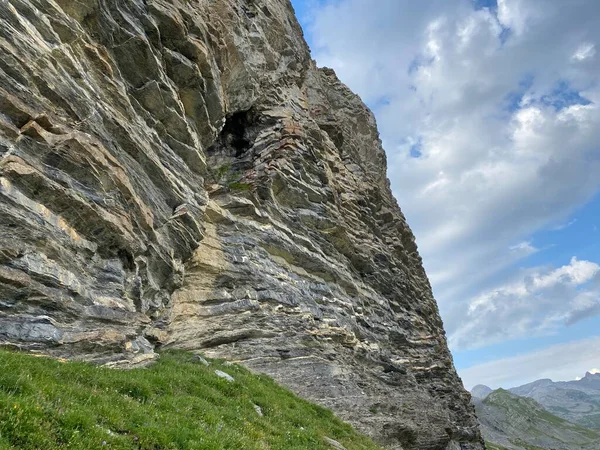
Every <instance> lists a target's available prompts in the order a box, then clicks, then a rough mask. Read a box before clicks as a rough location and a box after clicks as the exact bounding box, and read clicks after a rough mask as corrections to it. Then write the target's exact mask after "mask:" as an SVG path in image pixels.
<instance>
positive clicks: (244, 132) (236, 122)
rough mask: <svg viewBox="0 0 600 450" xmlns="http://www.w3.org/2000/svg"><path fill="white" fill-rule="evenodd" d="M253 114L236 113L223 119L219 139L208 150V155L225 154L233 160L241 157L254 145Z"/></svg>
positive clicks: (248, 111)
mask: <svg viewBox="0 0 600 450" xmlns="http://www.w3.org/2000/svg"><path fill="white" fill-rule="evenodd" d="M254 116H255V114H254V112H253V111H252V110H247V111H238V112H235V113H233V114H230V115H228V116H227V118H226V119H225V125H224V126H223V129H222V130H221V134H220V136H219V139H218V140H217V142H215V144H214V145H213V146H212V147H211V148H209V149H208V153H209V154H218V153H221V154H226V155H227V156H233V157H235V158H240V157H242V156H243V155H244V154H245V153H246V152H247V151H248V150H249V149H250V148H252V145H253V144H254V137H255V136H254V135H255V134H256V133H255V132H254V130H253V125H254V122H255V120H254Z"/></svg>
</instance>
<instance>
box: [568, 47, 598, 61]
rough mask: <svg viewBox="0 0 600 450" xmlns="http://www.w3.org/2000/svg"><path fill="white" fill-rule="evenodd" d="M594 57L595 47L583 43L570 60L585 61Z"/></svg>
mask: <svg viewBox="0 0 600 450" xmlns="http://www.w3.org/2000/svg"><path fill="white" fill-rule="evenodd" d="M595 55H596V46H595V45H594V44H592V43H591V42H584V43H583V44H581V45H580V46H579V48H578V49H577V51H576V52H575V53H574V54H573V56H572V59H574V60H576V61H585V60H586V59H590V58H593V57H594V56H595Z"/></svg>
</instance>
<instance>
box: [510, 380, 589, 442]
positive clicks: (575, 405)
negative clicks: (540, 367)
mask: <svg viewBox="0 0 600 450" xmlns="http://www.w3.org/2000/svg"><path fill="white" fill-rule="evenodd" d="M510 391H511V392H512V393H514V394H516V395H520V396H523V397H530V398H533V399H534V400H536V401H537V402H539V403H540V404H541V405H543V406H544V407H545V408H546V409H547V410H548V411H550V412H552V413H553V414H556V415H557V416H559V417H562V418H563V419H567V420H569V421H571V422H574V423H578V424H580V425H582V426H585V427H589V428H594V429H597V430H600V374H591V373H587V374H586V375H585V377H584V378H582V379H581V380H577V381H560V382H553V381H552V380H538V381H535V382H533V383H529V384H526V385H523V386H519V387H516V388H513V389H510Z"/></svg>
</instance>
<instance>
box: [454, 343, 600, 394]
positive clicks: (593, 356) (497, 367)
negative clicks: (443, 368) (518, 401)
mask: <svg viewBox="0 0 600 450" xmlns="http://www.w3.org/2000/svg"><path fill="white" fill-rule="evenodd" d="M557 361H560V362H561V364H557V363H556V362H557ZM595 364H600V337H594V338H590V339H584V340H581V341H574V342H569V343H566V344H560V345H555V346H552V347H549V348H546V349H544V350H542V351H536V352H531V353H526V354H523V355H519V356H514V357H511V358H505V359H500V360H497V361H493V362H489V363H485V364H478V365H476V366H473V367H469V368H467V369H463V370H461V371H460V376H461V378H462V380H463V383H464V385H465V387H466V388H467V389H469V390H470V389H471V388H472V387H473V386H475V385H477V384H485V385H487V386H489V387H491V388H492V389H498V388H504V389H508V388H511V387H517V386H520V385H523V384H525V383H530V382H532V381H535V380H538V379H542V378H550V379H552V380H554V381H565V380H574V379H581V376H582V375H583V374H585V373H586V372H588V371H589V370H588V368H589V367H590V366H591V365H595ZM515 367H518V368H519V370H518V371H517V370H515ZM593 370H594V369H593ZM596 373H600V371H598V372H596Z"/></svg>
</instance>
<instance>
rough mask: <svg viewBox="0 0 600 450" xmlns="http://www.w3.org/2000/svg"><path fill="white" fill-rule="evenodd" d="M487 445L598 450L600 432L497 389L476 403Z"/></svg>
mask: <svg viewBox="0 0 600 450" xmlns="http://www.w3.org/2000/svg"><path fill="white" fill-rule="evenodd" d="M475 406H476V410H477V416H478V418H479V421H480V424H481V431H482V433H483V436H484V438H485V440H486V441H487V442H490V443H491V444H492V445H491V446H489V447H491V448H494V446H496V447H499V448H506V449H523V450H538V449H554V450H582V449H590V450H592V449H599V448H600V433H597V432H595V431H593V430H591V429H587V428H584V427H581V426H579V425H577V424H574V423H571V422H568V421H566V420H564V419H562V418H560V417H557V416H555V415H553V414H552V413H550V412H548V411H547V410H546V409H544V408H543V407H542V406H541V405H540V404H539V403H537V402H536V401H535V400H533V399H530V398H523V397H519V396H517V395H514V394H512V393H510V392H508V391H505V390H503V389H498V390H496V391H494V392H492V393H491V394H489V395H488V396H487V398H485V399H484V400H482V401H479V400H477V401H476V402H475Z"/></svg>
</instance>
